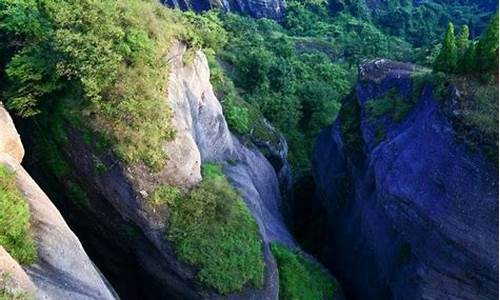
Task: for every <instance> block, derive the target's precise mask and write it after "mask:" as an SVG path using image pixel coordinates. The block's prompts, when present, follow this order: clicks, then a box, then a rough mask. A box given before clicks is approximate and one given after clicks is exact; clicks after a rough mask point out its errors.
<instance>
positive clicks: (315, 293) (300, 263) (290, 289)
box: [271, 244, 337, 300]
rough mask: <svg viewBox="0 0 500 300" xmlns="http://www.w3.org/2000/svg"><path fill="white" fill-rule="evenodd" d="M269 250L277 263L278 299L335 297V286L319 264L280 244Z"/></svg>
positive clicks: (273, 245) (293, 299) (272, 246)
mask: <svg viewBox="0 0 500 300" xmlns="http://www.w3.org/2000/svg"><path fill="white" fill-rule="evenodd" d="M271 250H272V253H273V255H274V257H275V258H276V261H277V263H278V270H279V278H280V299H282V300H320V299H335V297H336V290H337V286H336V285H335V283H334V281H333V279H332V277H331V276H330V275H329V274H328V272H327V271H325V270H323V269H322V268H321V266H320V265H319V264H317V263H315V262H313V261H311V260H309V259H307V258H306V257H304V256H303V255H301V254H300V253H298V252H296V251H292V250H290V249H288V248H287V247H285V246H282V245H280V244H272V245H271Z"/></svg>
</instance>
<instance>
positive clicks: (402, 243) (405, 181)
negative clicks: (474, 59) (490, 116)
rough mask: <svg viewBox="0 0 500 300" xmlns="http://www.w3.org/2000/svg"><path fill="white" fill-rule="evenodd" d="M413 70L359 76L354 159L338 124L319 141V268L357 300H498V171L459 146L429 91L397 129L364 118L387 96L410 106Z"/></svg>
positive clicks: (389, 68)
mask: <svg viewBox="0 0 500 300" xmlns="http://www.w3.org/2000/svg"><path fill="white" fill-rule="evenodd" d="M415 68H416V67H414V66H411V65H408V64H401V63H395V62H391V61H386V60H378V61H372V62H368V63H367V64H365V65H363V66H362V67H361V68H360V76H361V78H360V79H361V80H360V82H359V83H358V85H357V87H356V95H355V98H354V100H353V101H355V103H354V105H359V107H360V108H361V109H360V115H359V116H350V117H352V118H356V117H359V124H358V129H359V133H360V136H358V138H359V139H360V140H361V142H362V145H361V149H360V153H353V152H350V151H347V149H348V143H349V140H348V139H347V138H346V134H347V133H346V132H345V128H344V129H343V124H344V123H343V122H342V119H339V120H338V121H337V122H336V123H335V124H333V125H332V126H331V127H330V128H327V129H325V130H324V131H323V132H322V134H321V136H320V137H319V138H318V141H317V144H316V148H315V153H314V157H313V171H314V178H315V182H316V185H317V194H318V197H319V201H320V205H321V206H322V207H324V208H325V210H326V214H327V215H328V222H327V223H328V224H327V225H326V226H327V229H326V230H325V232H326V236H327V239H326V242H325V245H326V246H325V248H324V249H323V250H324V251H325V252H327V253H328V254H327V255H326V258H325V260H327V261H328V263H329V265H330V267H331V268H332V269H334V270H335V271H336V274H337V276H339V277H340V279H341V281H343V283H344V287H345V288H346V290H348V294H351V295H352V296H353V297H354V298H355V299H392V298H394V299H471V300H472V299H497V298H498V169H497V167H496V166H495V165H494V164H493V163H492V162H490V161H489V160H488V159H487V158H486V157H485V155H483V154H482V153H481V152H477V151H471V150H470V149H469V148H468V147H467V146H466V145H464V144H460V143H458V142H457V140H456V139H455V135H454V131H453V127H452V125H451V123H450V121H449V120H448V119H447V118H446V117H445V115H444V114H443V113H442V111H441V109H440V106H439V105H438V102H437V100H436V99H435V98H434V96H433V93H432V87H431V86H430V85H426V86H425V87H424V88H423V90H422V92H421V93H420V97H419V99H418V102H417V103H416V104H414V106H413V107H412V108H411V111H410V112H409V113H408V114H407V115H406V116H405V118H404V119H403V120H402V121H400V122H396V121H394V120H393V119H392V118H390V117H388V116H381V117H380V118H378V119H377V120H373V118H371V117H370V116H369V113H368V111H367V109H366V103H367V101H370V100H372V101H378V99H381V96H383V95H386V94H387V93H388V92H389V91H391V90H396V91H397V93H398V94H399V95H400V96H402V97H403V98H404V99H405V101H411V92H412V87H413V82H412V80H411V77H410V76H411V74H412V71H413V70H415ZM380 128H382V130H383V131H384V136H383V138H380V137H377V131H379V130H380ZM350 134H353V133H352V132H351V133H350Z"/></svg>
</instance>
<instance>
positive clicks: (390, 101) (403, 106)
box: [365, 89, 413, 122]
mask: <svg viewBox="0 0 500 300" xmlns="http://www.w3.org/2000/svg"><path fill="white" fill-rule="evenodd" d="M365 106H366V110H367V111H368V113H369V114H370V118H372V119H376V118H379V117H381V116H383V115H386V114H388V115H389V116H391V117H392V120H393V121H394V122H400V121H401V120H403V118H404V117H405V116H406V115H407V114H408V113H409V112H410V110H411V109H412V107H413V103H410V102H409V101H408V100H406V99H405V98H404V97H403V96H401V95H400V94H399V93H398V91H397V90H395V89H392V90H390V91H388V92H387V93H386V94H385V95H384V96H382V97H380V98H377V99H373V100H369V101H367V102H366V104H365Z"/></svg>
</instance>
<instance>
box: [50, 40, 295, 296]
mask: <svg viewBox="0 0 500 300" xmlns="http://www.w3.org/2000/svg"><path fill="white" fill-rule="evenodd" d="M187 51H192V50H187V49H186V46H185V45H183V44H182V43H174V45H173V46H172V48H171V50H170V53H169V54H168V57H167V60H168V63H169V65H170V77H169V82H168V98H167V99H166V101H168V102H169V104H170V105H171V108H172V111H173V120H172V125H173V126H174V128H175V131H176V136H175V139H174V140H172V141H170V142H167V143H165V145H164V147H163V148H164V151H165V152H166V154H167V155H168V157H169V160H168V162H167V164H166V166H165V167H164V168H163V169H162V170H160V171H159V172H157V173H152V172H151V171H150V170H149V169H148V168H146V167H145V166H144V165H141V164H136V165H125V164H124V163H123V162H122V161H120V160H119V159H118V158H117V157H116V156H115V155H114V154H113V153H112V151H105V152H98V151H96V149H95V147H94V145H93V142H91V143H89V142H85V140H84V138H83V136H82V133H81V132H80V131H79V130H78V129H77V128H73V127H71V126H70V125H69V124H67V126H66V134H67V138H68V140H69V141H71V143H66V144H65V145H61V147H62V148H63V149H62V151H63V153H64V156H65V157H66V158H67V160H68V162H69V163H70V165H71V166H73V167H72V168H71V182H78V183H79V185H80V186H82V187H84V189H85V193H86V200H85V201H86V202H85V203H84V204H83V205H81V204H77V203H75V204H74V206H73V207H70V208H68V215H73V217H72V221H73V222H74V224H75V226H77V227H80V228H81V230H80V231H79V232H84V233H85V232H86V233H87V234H88V235H89V236H88V237H87V239H86V240H87V241H88V242H89V243H90V244H93V245H91V246H89V249H93V251H95V253H94V255H95V257H98V259H99V260H100V261H101V262H102V265H107V266H108V267H107V269H106V272H105V274H106V275H107V276H108V277H109V279H110V281H111V282H112V283H113V285H114V287H115V288H116V289H117V290H118V291H120V292H121V294H123V295H128V296H129V297H130V298H131V299H144V298H151V299H160V298H167V299H200V298H206V299H221V298H224V299H226V298H228V299H259V300H260V299H278V290H279V278H278V271H277V266H276V263H275V261H274V258H273V257H272V255H271V252H270V249H269V243H271V242H280V243H282V244H285V245H288V246H291V247H296V244H295V241H294V239H293V238H292V236H291V234H290V232H289V231H288V230H287V228H286V226H285V222H284V220H283V217H282V214H281V206H282V203H281V202H282V199H281V194H280V180H279V179H278V174H277V173H276V171H275V169H274V168H273V165H272V164H271V163H269V161H268V160H267V159H266V158H265V157H264V155H262V153H261V152H260V151H259V150H258V148H257V147H256V146H254V145H252V144H251V143H243V142H241V141H240V140H239V138H238V137H236V136H234V135H233V134H232V133H231V131H230V130H229V128H228V125H227V122H226V120H225V118H224V115H223V112H222V107H221V105H220V103H219V101H218V100H217V98H216V96H215V94H214V92H213V90H212V85H211V84H210V80H209V79H210V70H209V67H208V62H207V59H206V57H205V55H204V54H203V53H202V52H200V51H197V52H196V53H194V55H193V56H194V58H193V60H192V61H191V62H189V63H186V62H185V61H186V60H185V59H183V57H184V55H186V52H187ZM285 147H286V143H285ZM276 151H277V153H279V154H277V155H279V157H280V159H282V160H284V161H285V162H286V153H281V152H282V151H281V152H280V151H279V150H278V149H276ZM285 151H286V148H285ZM97 161H99V162H100V163H102V164H103V165H105V166H106V168H105V171H104V172H98V171H97V167H96V162H97ZM208 162H217V163H220V164H222V166H223V170H224V173H225V174H226V176H227V177H228V179H229V181H230V182H231V183H232V184H233V186H234V187H235V188H236V189H237V190H238V191H239V193H240V194H241V196H242V198H243V200H244V201H245V203H246V205H247V206H248V208H249V209H250V212H251V214H252V215H253V217H254V218H255V220H256V222H257V224H258V226H259V229H260V234H261V238H262V241H263V255H264V260H265V265H266V266H265V280H264V287H263V288H262V289H260V290H256V289H253V288H246V289H244V290H243V291H242V292H241V293H237V294H234V295H226V296H221V295H218V294H217V293H215V291H213V290H208V289H207V288H206V287H204V286H203V285H201V284H200V283H199V282H198V281H197V279H196V269H195V268H194V267H192V266H189V265H187V264H184V263H183V262H181V261H179V260H178V259H177V257H176V255H175V252H174V249H173V247H172V245H171V243H170V242H169V241H168V240H167V239H166V237H165V232H166V230H167V228H166V226H167V224H166V221H167V219H168V217H167V214H168V212H167V210H166V209H165V208H162V207H156V206H153V205H152V204H151V203H150V201H148V200H149V199H148V197H149V195H151V194H152V193H153V192H154V190H155V189H156V188H157V187H159V186H161V185H175V186H179V187H183V188H185V189H189V188H192V187H193V186H195V185H196V184H197V183H199V182H200V180H201V165H202V164H203V163H208ZM284 165H285V163H282V165H280V167H279V169H280V170H281V169H282V168H283V166H284ZM44 176H45V175H44ZM47 176H49V175H47ZM47 176H46V178H47ZM59 181H60V180H59ZM63 181H64V180H63ZM71 182H69V181H68V180H66V182H63V184H64V185H66V188H67V185H68V183H71ZM59 194H66V193H65V192H63V193H59ZM67 200H70V199H67ZM60 202H61V205H66V206H68V205H73V204H71V203H73V202H74V201H66V200H65V199H61V200H60ZM82 215H85V218H79V217H78V216H82ZM104 261H105V262H104ZM127 268H130V269H127ZM132 272H133V273H134V274H131V273H132ZM142 280H144V281H142ZM115 283H116V284H115ZM146 287H147V288H146Z"/></svg>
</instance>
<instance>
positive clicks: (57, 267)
mask: <svg viewBox="0 0 500 300" xmlns="http://www.w3.org/2000/svg"><path fill="white" fill-rule="evenodd" d="M0 130H1V131H0V164H4V165H6V166H7V167H9V168H10V169H11V170H12V171H14V172H15V175H16V183H17V186H18V188H19V190H20V191H21V192H22V194H23V195H24V197H25V199H26V201H27V202H28V205H29V209H30V213H31V230H32V233H33V237H34V239H35V242H36V248H37V252H38V260H37V261H36V263H34V264H33V265H30V266H25V267H24V272H26V273H25V274H27V275H28V276H26V275H25V274H23V271H22V269H21V268H19V266H17V267H16V266H13V263H12V260H11V259H10V257H9V256H8V255H7V254H6V253H5V252H4V253H3V254H2V255H1V256H0V260H1V261H0V273H3V272H12V271H13V270H14V271H15V272H14V274H15V275H16V278H17V279H18V281H19V282H20V283H21V284H20V286H21V287H22V288H23V289H28V292H29V294H31V293H32V290H34V293H35V295H36V298H37V299H54V300H58V299H77V300H79V299H82V300H83V299H85V300H87V299H88V300H90V299H117V296H116V295H115V293H114V291H113V289H112V288H111V287H110V286H109V285H108V283H107V281H106V280H105V278H104V277H103V276H102V274H101V273H100V272H99V270H98V269H97V268H96V267H95V266H94V264H93V263H92V261H91V260H90V259H89V257H88V256H87V254H86V253H85V250H84V249H83V247H82V245H81V243H80V241H79V240H78V238H77V237H76V236H75V234H74V233H73V232H72V231H71V229H70V228H69V227H68V225H67V224H66V222H65V221H64V219H63V218H62V216H61V214H60V213H59V211H58V210H57V208H56V207H55V206H54V205H53V204H52V202H51V201H50V199H49V198H48V197H47V196H46V195H45V193H44V192H43V191H42V190H41V189H40V187H39V186H38V185H37V184H36V182H35V181H34V180H33V179H32V178H31V176H30V175H29V174H28V173H27V172H26V171H25V170H24V168H23V167H22V166H21V165H20V163H21V160H22V158H23V155H24V148H23V145H22V143H21V140H20V138H19V135H18V133H17V131H16V129H15V127H14V124H13V122H12V119H11V118H10V116H9V114H8V113H7V111H6V110H5V109H4V108H3V106H1V103H0ZM0 248H1V247H0ZM33 287H34V288H33Z"/></svg>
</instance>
